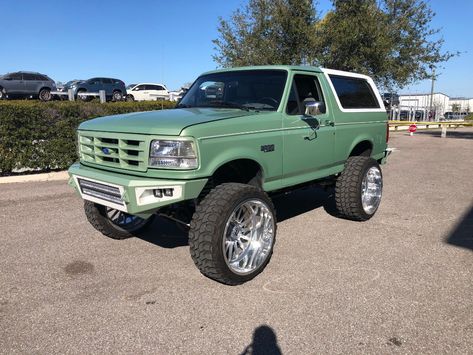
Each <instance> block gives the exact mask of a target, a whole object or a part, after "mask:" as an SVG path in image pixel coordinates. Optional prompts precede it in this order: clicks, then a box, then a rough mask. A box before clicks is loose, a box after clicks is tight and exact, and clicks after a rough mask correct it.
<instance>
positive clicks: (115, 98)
mask: <svg viewBox="0 0 473 355" xmlns="http://www.w3.org/2000/svg"><path fill="white" fill-rule="evenodd" d="M121 100H122V94H121V92H119V91H115V92H114V93H113V101H121Z"/></svg>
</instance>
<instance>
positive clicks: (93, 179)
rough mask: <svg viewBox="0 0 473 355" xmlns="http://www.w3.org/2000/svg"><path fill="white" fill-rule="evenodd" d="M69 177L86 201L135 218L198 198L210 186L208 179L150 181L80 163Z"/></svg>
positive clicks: (72, 169) (70, 171)
mask: <svg viewBox="0 0 473 355" xmlns="http://www.w3.org/2000/svg"><path fill="white" fill-rule="evenodd" d="M68 173H69V176H70V178H69V185H71V186H72V187H74V188H75V189H76V191H77V192H78V193H79V195H80V196H81V197H82V198H83V199H84V200H88V201H92V202H95V203H98V204H101V205H104V206H108V207H111V208H115V209H118V210H121V211H124V212H128V213H130V214H133V215H149V214H151V213H153V212H154V211H156V210H157V209H158V208H160V207H163V206H166V205H170V204H173V203H176V202H179V201H184V200H190V199H194V198H197V197H198V196H199V194H200V192H201V191H202V189H203V187H204V186H205V184H206V183H207V179H197V180H162V179H147V178H141V177H136V176H131V175H126V174H118V173H113V172H109V171H104V170H100V169H95V168H89V167H86V166H84V165H81V164H79V163H77V164H74V165H72V166H71V167H70V168H69V170H68ZM154 190H161V191H164V190H167V191H170V190H172V195H171V196H170V195H167V196H165V195H164V194H162V196H161V197H157V196H155V193H154ZM158 195H159V194H158Z"/></svg>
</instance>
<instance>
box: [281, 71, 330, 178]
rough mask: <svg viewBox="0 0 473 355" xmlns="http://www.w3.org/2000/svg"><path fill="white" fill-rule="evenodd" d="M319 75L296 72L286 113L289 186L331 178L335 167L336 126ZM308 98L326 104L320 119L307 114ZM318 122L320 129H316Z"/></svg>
mask: <svg viewBox="0 0 473 355" xmlns="http://www.w3.org/2000/svg"><path fill="white" fill-rule="evenodd" d="M325 97H327V95H324V94H323V92H322V88H321V85H320V82H319V80H318V78H317V75H316V74H309V73H304V72H302V73H294V74H293V78H292V86H291V91H290V94H289V97H288V101H287V104H286V109H285V112H284V113H283V128H284V131H283V132H284V152H283V185H284V186H289V185H293V184H298V183H302V182H306V181H310V180H314V179H318V178H321V177H325V176H327V173H329V171H330V168H331V167H333V158H334V144H335V127H334V122H333V119H331V118H330V117H331V116H330V112H328V111H329V107H328V106H329V105H327V103H326V101H325V99H324V98H325ZM305 99H315V100H316V101H319V102H322V103H323V104H324V105H323V107H322V109H321V114H320V115H317V117H316V118H315V117H307V116H305V115H304V113H305V106H304V100H305ZM316 119H318V120H319V122H320V126H319V127H318V128H317V127H316Z"/></svg>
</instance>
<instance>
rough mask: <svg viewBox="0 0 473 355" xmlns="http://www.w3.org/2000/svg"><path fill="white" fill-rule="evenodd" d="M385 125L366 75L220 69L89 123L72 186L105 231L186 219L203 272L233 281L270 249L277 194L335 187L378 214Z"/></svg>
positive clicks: (359, 207) (349, 210)
mask: <svg viewBox="0 0 473 355" xmlns="http://www.w3.org/2000/svg"><path fill="white" fill-rule="evenodd" d="M388 132H389V130H388V122H387V115H386V111H385V109H384V105H383V101H382V99H381V96H380V95H379V92H378V90H377V89H376V86H375V84H374V82H373V80H372V79H371V78H369V77H367V76H364V75H359V74H354V73H348V72H342V71H336V70H329V69H323V68H315V67H304V66H301V67H299V66H262V67H244V68H234V69H225V70H217V71H212V72H208V73H205V74H202V75H201V76H200V77H199V78H198V79H197V80H196V81H195V82H194V84H193V85H192V86H191V88H190V89H189V91H188V92H187V93H186V95H185V96H184V97H183V98H182V100H181V101H180V103H179V104H178V105H177V107H176V108H175V109H172V110H162V111H154V112H140V113H130V114H124V115H117V116H110V117H100V118H96V119H93V120H90V121H87V122H84V123H82V124H81V125H80V126H79V129H78V145H79V154H80V162H79V163H76V164H74V165H72V166H71V167H70V169H69V174H70V177H71V178H70V181H69V183H70V185H72V186H74V187H75V189H76V190H77V192H78V193H79V194H80V196H81V197H82V198H83V199H84V200H85V204H84V209H85V214H86V216H87V219H88V220H89V222H90V223H91V224H92V225H93V226H94V227H95V228H96V229H97V230H98V231H100V232H101V233H103V234H104V235H106V236H108V237H111V238H114V239H124V238H127V237H130V236H133V235H137V234H139V233H140V231H142V230H143V229H144V228H145V227H146V226H147V225H148V224H149V223H150V222H151V221H152V220H153V218H154V217H155V216H156V215H160V216H164V217H167V218H169V219H171V220H173V221H175V222H176V223H178V224H181V225H183V226H185V227H186V228H188V233H189V245H190V253H191V256H192V259H193V260H194V263H195V264H196V266H197V267H198V268H199V270H200V271H201V272H202V273H203V274H204V275H205V276H208V277H210V278H212V279H214V280H216V281H219V282H222V283H225V284H229V285H236V284H241V283H244V282H246V281H248V280H250V279H252V278H254V277H255V276H256V275H258V274H259V273H260V272H261V271H262V270H263V269H264V267H265V266H266V265H267V264H268V262H269V260H270V258H271V254H272V252H273V247H274V243H275V241H276V228H277V225H276V212H275V209H274V207H273V204H272V202H271V199H270V197H269V196H270V195H272V194H275V193H279V192H286V191H288V190H290V189H295V188H299V187H301V186H304V185H308V184H319V185H323V186H329V185H333V186H334V187H335V194H334V195H335V205H336V209H337V213H338V215H340V216H341V217H344V218H348V219H352V220H356V221H364V220H367V219H369V218H371V217H372V216H373V215H374V214H375V212H376V210H377V209H378V206H379V203H380V200H381V193H382V187H383V181H382V173H381V169H380V164H384V163H385V162H386V158H387V155H388V152H389V150H388V149H387V140H388Z"/></svg>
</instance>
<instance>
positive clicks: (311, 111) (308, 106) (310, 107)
mask: <svg viewBox="0 0 473 355" xmlns="http://www.w3.org/2000/svg"><path fill="white" fill-rule="evenodd" d="M304 106H305V112H304V115H305V116H318V115H320V114H321V113H322V111H325V110H324V106H325V105H324V103H323V102H320V101H315V100H314V99H305V100H304Z"/></svg>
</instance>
